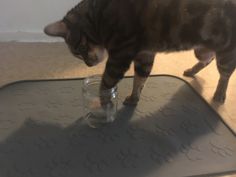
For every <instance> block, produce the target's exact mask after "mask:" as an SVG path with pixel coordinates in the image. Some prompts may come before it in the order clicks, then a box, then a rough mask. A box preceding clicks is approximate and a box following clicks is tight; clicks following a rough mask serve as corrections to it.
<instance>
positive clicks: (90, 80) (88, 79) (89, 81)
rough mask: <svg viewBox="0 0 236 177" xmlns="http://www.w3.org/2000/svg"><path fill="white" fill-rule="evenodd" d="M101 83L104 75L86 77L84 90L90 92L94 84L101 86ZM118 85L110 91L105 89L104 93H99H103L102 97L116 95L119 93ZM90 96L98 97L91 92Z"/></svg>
mask: <svg viewBox="0 0 236 177" xmlns="http://www.w3.org/2000/svg"><path fill="white" fill-rule="evenodd" d="M101 81H102V75H99V74H97V75H91V76H88V77H85V78H84V79H83V90H84V91H86V90H88V87H89V85H90V84H92V83H96V82H97V83H98V85H99V86H100V84H101ZM117 88H118V87H117V85H116V86H114V87H112V88H110V89H104V90H103V91H101V92H99V93H101V94H102V95H109V94H114V93H116V92H117ZM88 93H89V94H90V95H97V94H94V93H91V92H88Z"/></svg>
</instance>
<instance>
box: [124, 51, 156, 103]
mask: <svg viewBox="0 0 236 177" xmlns="http://www.w3.org/2000/svg"><path fill="white" fill-rule="evenodd" d="M154 58H155V53H151V52H142V53H139V54H138V55H137V56H136V57H135V59H134V70H135V75H134V81H133V90H132V93H131V95H130V96H128V97H127V98H126V99H125V101H124V104H125V105H131V106H135V105H137V104H138V101H139V99H140V95H141V92H142V89H143V87H144V84H145V82H146V80H147V78H148V76H149V75H150V73H151V70H152V67H153V63H154Z"/></svg>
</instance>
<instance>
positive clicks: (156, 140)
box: [0, 89, 218, 177]
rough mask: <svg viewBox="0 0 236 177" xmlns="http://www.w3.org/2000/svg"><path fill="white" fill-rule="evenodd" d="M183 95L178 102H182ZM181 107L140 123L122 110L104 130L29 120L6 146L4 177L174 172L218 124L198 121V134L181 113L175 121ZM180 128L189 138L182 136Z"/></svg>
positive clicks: (0, 170) (0, 159) (140, 176)
mask: <svg viewBox="0 0 236 177" xmlns="http://www.w3.org/2000/svg"><path fill="white" fill-rule="evenodd" d="M181 92H182V90H181V89H180V91H179V92H177V93H176V94H175V95H174V96H173V97H172V99H173V100H176V99H179V97H181V96H182V94H181ZM176 104H178V103H176V102H175V101H173V102H172V101H170V102H169V103H168V104H166V105H165V106H164V107H162V108H161V110H160V109H159V110H156V112H154V113H152V115H144V117H143V118H142V119H139V120H137V121H135V120H132V119H131V118H132V117H133V116H134V115H135V114H136V112H135V111H136V108H135V107H122V108H121V109H120V110H119V111H118V114H117V117H118V118H117V120H116V121H115V122H114V123H112V124H110V125H106V126H104V127H101V128H98V129H92V128H89V127H88V126H87V125H86V124H85V123H84V122H83V120H82V119H78V121H77V122H74V123H73V124H72V125H70V126H68V127H66V128H63V127H61V126H59V125H55V124H47V123H39V122H36V121H34V120H33V119H28V120H26V121H25V122H24V124H23V126H22V127H20V128H19V129H18V130H17V131H16V132H14V133H13V134H12V135H10V136H9V137H8V138H7V139H6V140H5V141H3V142H1V144H0V176H1V177H111V176H113V177H146V176H152V175H151V174H152V173H153V174H155V172H156V171H158V169H159V168H161V167H162V170H163V169H164V168H166V169H167V170H168V164H169V163H171V162H172V161H173V159H174V158H175V157H176V156H177V155H179V154H182V155H183V156H186V154H185V153H184V152H185V151H188V149H190V148H192V147H191V144H192V143H193V142H194V141H195V140H197V139H198V138H199V137H202V136H204V135H206V134H208V133H211V132H212V131H213V129H214V127H215V126H217V124H218V120H217V119H212V120H211V122H210V124H211V126H210V127H207V128H206V127H204V126H203V127H202V128H201V127H200V124H201V123H202V121H203V119H199V122H198V121H197V120H194V118H196V117H194V116H193V117H192V118H190V117H189V118H190V119H189V121H195V125H194V126H195V128H196V126H197V128H196V129H194V127H184V126H186V125H187V122H186V116H183V115H184V114H183V112H184V111H175V112H174V114H175V115H174V116H175V119H173V117H172V116H173V112H172V111H169V110H170V108H175V107H176V106H178V105H176ZM183 110H184V109H183ZM192 111H193V112H194V111H196V112H195V113H196V114H198V113H197V110H192ZM124 115H125V116H124ZM187 119H188V117H187ZM184 122H186V125H185V124H184ZM180 123H181V126H183V127H182V128H181V127H180V129H184V131H186V132H187V133H189V135H186V134H183V132H179V131H178V127H176V126H177V125H180ZM149 129H150V131H149ZM178 140H179V141H178ZM188 158H190V159H189V160H190V161H191V160H192V161H194V160H195V159H194V158H195V157H188ZM191 158H192V159H191ZM176 170H177V171H178V169H176ZM177 171H176V173H178V172H177ZM172 175H173V174H172ZM154 176H155V175H154ZM170 176H171V174H170Z"/></svg>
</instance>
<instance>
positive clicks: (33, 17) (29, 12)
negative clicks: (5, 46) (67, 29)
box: [0, 0, 79, 42]
mask: <svg viewBox="0 0 236 177" xmlns="http://www.w3.org/2000/svg"><path fill="white" fill-rule="evenodd" d="M78 2H79V0H0V41H31V42H33V41H57V39H53V38H50V37H47V36H46V35H44V34H43V28H44V26H45V25H47V24H48V23H50V22H53V21H56V20H59V19H61V18H62V17H63V16H64V15H65V13H66V12H67V11H68V10H70V9H71V8H72V7H73V6H75V5H76V4H77V3H78Z"/></svg>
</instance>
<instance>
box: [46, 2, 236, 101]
mask: <svg viewBox="0 0 236 177" xmlns="http://www.w3.org/2000/svg"><path fill="white" fill-rule="evenodd" d="M45 33H46V34H48V35H50V36H59V37H63V38H64V39H65V42H66V43H67V44H68V46H69V49H70V51H71V52H72V54H74V56H76V57H78V58H79V59H82V60H84V62H85V63H86V64H87V65H88V66H94V65H96V64H97V63H99V62H101V61H102V60H103V58H105V57H106V56H107V55H108V60H107V63H106V67H105V71H104V73H103V78H102V82H101V90H103V89H109V88H111V87H113V86H115V85H116V84H117V83H118V82H119V81H120V80H121V79H122V78H123V77H124V74H125V72H126V71H127V70H128V69H129V67H130V64H131V62H132V61H133V62H134V68H135V76H134V83H133V91H132V94H131V96H129V97H127V98H126V100H125V102H124V103H125V104H131V105H135V104H137V102H138V101H139V97H140V93H141V90H142V88H143V85H144V83H145V81H146V79H147V78H148V76H149V74H150V72H151V69H152V66H153V61H154V57H155V54H156V53H158V52H172V51H182V50H190V49H194V51H195V55H196V58H198V60H199V62H198V63H197V64H196V65H194V66H193V67H192V68H190V69H188V70H186V71H185V72H184V75H185V76H194V75H195V74H196V73H198V72H199V71H200V70H201V69H203V68H204V67H205V66H207V65H208V64H209V63H210V62H211V61H212V60H213V59H214V58H216V61H217V62H216V63H217V67H218V70H219V73H220V79H219V83H218V86H217V89H216V91H215V94H214V97H213V99H214V100H215V101H217V102H220V103H223V102H224V101H225V97H226V90H227V85H228V81H229V79H230V76H231V75H232V73H233V72H234V70H235V67H236V0H82V1H81V2H80V3H79V4H78V5H77V6H75V7H74V8H73V9H71V10H70V11H69V12H68V13H67V14H66V16H65V17H64V18H63V19H62V20H60V21H57V22H55V23H53V24H50V25H48V26H47V27H46V28H45Z"/></svg>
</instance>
